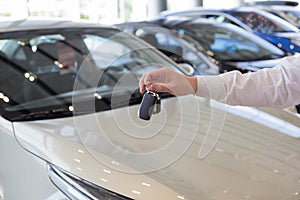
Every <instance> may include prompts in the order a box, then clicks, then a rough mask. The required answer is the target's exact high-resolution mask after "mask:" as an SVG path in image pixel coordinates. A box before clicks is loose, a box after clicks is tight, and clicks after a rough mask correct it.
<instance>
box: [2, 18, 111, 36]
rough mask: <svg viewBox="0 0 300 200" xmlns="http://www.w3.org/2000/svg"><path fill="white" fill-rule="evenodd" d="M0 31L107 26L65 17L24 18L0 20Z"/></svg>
mask: <svg viewBox="0 0 300 200" xmlns="http://www.w3.org/2000/svg"><path fill="white" fill-rule="evenodd" d="M0 27H1V30H0V33H6V32H15V31H28V30H42V29H44V30H46V29H65V28H99V27H102V28H104V27H108V26H104V25H101V24H99V23H91V22H87V21H83V20H82V21H72V20H65V19H57V18H56V19H52V18H49V19H48V18H47V19H46V18H45V19H44V18H42V19H37V18H26V19H19V20H5V21H0Z"/></svg>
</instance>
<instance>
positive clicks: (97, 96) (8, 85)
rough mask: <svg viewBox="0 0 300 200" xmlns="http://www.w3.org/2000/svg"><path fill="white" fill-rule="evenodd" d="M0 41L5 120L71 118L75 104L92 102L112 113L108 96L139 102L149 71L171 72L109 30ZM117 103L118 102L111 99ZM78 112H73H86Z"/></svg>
mask: <svg viewBox="0 0 300 200" xmlns="http://www.w3.org/2000/svg"><path fill="white" fill-rule="evenodd" d="M1 36H2V37H1V39H0V63H1V65H0V66H1V68H0V76H1V78H0V108H1V109H0V110H1V114H2V116H4V117H5V118H7V119H9V120H12V121H14V120H31V119H47V118H56V117H64V116H70V115H71V114H72V111H74V110H75V111H76V108H75V107H74V106H73V103H74V101H75V102H77V103H84V102H85V101H87V100H90V99H93V101H94V104H95V106H94V107H95V110H96V111H103V110H108V109H112V103H111V96H112V94H113V93H114V95H115V96H122V95H123V96H124V95H127V96H128V94H129V95H130V96H131V97H132V98H130V99H128V100H127V101H125V102H123V101H124V99H122V98H119V100H117V101H115V102H114V104H115V105H116V106H115V107H121V106H128V105H131V104H136V103H138V102H139V101H140V100H141V99H139V98H141V95H140V94H139V92H138V80H139V78H140V77H141V76H142V75H143V74H144V73H145V72H146V71H148V70H151V69H155V68H159V67H161V66H169V67H174V68H175V66H174V65H173V63H172V62H170V61H169V60H168V59H166V58H164V57H162V56H160V54H159V53H157V52H156V51H154V50H153V49H151V48H148V47H149V46H145V44H144V43H141V42H140V41H138V40H136V39H135V38H133V37H132V36H130V35H129V34H125V33H122V32H120V31H117V30H115V29H110V28H85V29H69V30H47V31H26V32H14V33H3V34H2V35H1ZM115 99H118V98H115ZM89 112H91V111H89V110H84V109H82V110H77V112H76V113H79V114H84V113H89Z"/></svg>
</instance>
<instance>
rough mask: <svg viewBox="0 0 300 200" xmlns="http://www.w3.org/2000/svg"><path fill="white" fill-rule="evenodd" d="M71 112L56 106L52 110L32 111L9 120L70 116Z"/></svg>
mask: <svg viewBox="0 0 300 200" xmlns="http://www.w3.org/2000/svg"><path fill="white" fill-rule="evenodd" d="M72 115H73V112H72V111H71V110H70V109H69V108H58V109H53V110H41V111H34V112H30V113H27V114H21V115H18V116H16V117H14V118H12V119H11V121H31V120H42V119H53V118H61V117H68V116H72Z"/></svg>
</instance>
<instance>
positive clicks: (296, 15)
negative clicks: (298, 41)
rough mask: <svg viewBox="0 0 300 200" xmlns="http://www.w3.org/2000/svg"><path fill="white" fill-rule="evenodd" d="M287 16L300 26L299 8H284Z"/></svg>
mask: <svg viewBox="0 0 300 200" xmlns="http://www.w3.org/2000/svg"><path fill="white" fill-rule="evenodd" d="M280 12H283V13H284V14H285V16H287V17H288V18H289V19H290V20H291V21H293V22H294V24H295V25H296V26H297V27H300V11H298V10H282V11H280Z"/></svg>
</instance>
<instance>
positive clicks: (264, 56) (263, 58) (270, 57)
mask: <svg viewBox="0 0 300 200" xmlns="http://www.w3.org/2000/svg"><path fill="white" fill-rule="evenodd" d="M282 57H284V55H282V54H273V53H271V54H265V55H262V56H260V57H258V58H257V60H266V59H275V58H282Z"/></svg>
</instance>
